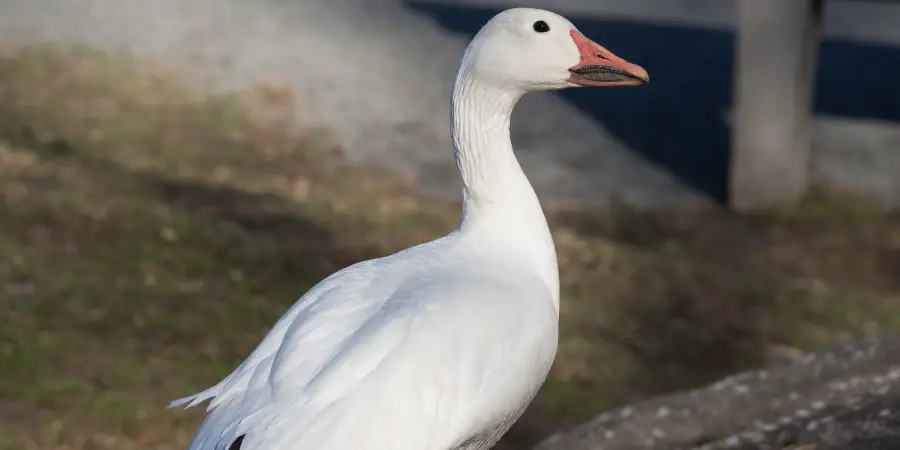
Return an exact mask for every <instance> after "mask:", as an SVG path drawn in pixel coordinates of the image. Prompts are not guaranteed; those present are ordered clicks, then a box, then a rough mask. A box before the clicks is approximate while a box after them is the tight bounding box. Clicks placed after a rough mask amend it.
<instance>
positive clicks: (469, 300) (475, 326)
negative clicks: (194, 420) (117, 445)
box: [172, 8, 647, 450]
mask: <svg viewBox="0 0 900 450" xmlns="http://www.w3.org/2000/svg"><path fill="white" fill-rule="evenodd" d="M538 22H541V24H538ZM545 28H546V30H545ZM616 74H617V75H616ZM646 77H647V76H646V72H645V71H643V69H641V68H640V67H638V66H635V65H632V64H630V63H627V62H625V61H623V60H621V59H619V58H617V57H615V55H612V53H609V52H608V51H607V50H606V49H604V48H602V47H600V46H599V45H597V44H595V43H593V42H591V41H589V40H587V38H585V37H584V36H582V35H581V34H580V33H578V32H577V30H576V29H575V27H574V26H573V25H572V24H571V23H570V22H569V21H568V20H566V19H565V18H563V17H561V16H559V15H556V14H553V13H550V12H548V11H543V10H536V9H524V8H519V9H512V10H507V11H504V12H502V13H500V14H498V15H497V16H495V17H494V18H493V19H491V21H489V22H488V23H487V24H486V25H485V26H484V28H482V30H481V31H480V32H479V33H478V35H477V36H476V37H475V38H474V39H473V41H472V43H470V45H469V47H468V48H467V50H466V52H465V55H464V56H463V58H462V61H461V63H460V67H459V73H458V75H457V80H456V83H455V85H454V88H453V94H452V114H451V116H452V123H451V127H452V135H453V142H454V150H455V156H456V160H457V163H458V167H459V170H460V175H461V177H462V181H463V197H464V200H463V217H462V220H461V221H460V223H459V225H458V226H457V227H456V229H454V230H453V231H451V232H450V233H449V234H448V235H446V236H444V237H441V238H439V239H436V240H434V241H431V242H427V243H424V244H421V245H418V246H415V247H411V248H408V249H406V250H402V251H400V252H397V253H395V254H392V255H389V256H385V257H382V258H378V259H373V260H368V261H362V262H359V263H357V264H354V265H352V266H350V267H347V268H345V269H343V270H340V271H338V272H336V273H334V274H333V275H331V276H329V277H328V278H326V279H324V280H322V281H321V282H319V283H318V284H317V285H316V286H314V287H313V288H312V289H310V290H309V291H308V292H307V293H306V294H305V295H303V296H302V297H301V298H300V299H299V300H298V301H297V302H296V303H295V304H294V305H293V306H292V307H291V308H290V309H289V310H288V311H287V312H286V313H285V314H284V316H283V317H282V318H281V319H280V320H279V321H278V322H277V323H276V324H275V325H274V327H273V328H272V329H271V330H270V331H269V333H268V334H267V335H266V337H265V338H263V340H262V342H260V343H259V345H258V346H257V347H256V349H255V350H253V352H252V353H251V354H250V356H249V357H248V358H247V359H246V360H245V361H244V362H243V363H242V364H241V365H240V366H239V367H238V368H237V369H236V370H235V371H234V372H232V373H231V374H230V375H228V376H227V377H226V378H225V379H223V380H222V381H221V382H219V383H218V384H216V385H215V386H212V387H210V388H209V389H207V390H205V391H203V392H200V393H198V394H196V395H193V396H191V397H187V398H184V399H181V400H177V401H175V402H172V406H176V405H183V404H186V405H187V406H194V405H196V404H199V403H202V402H203V401H206V400H210V405H209V407H208V410H207V416H206V419H205V420H204V422H203V423H202V425H201V426H200V428H199V429H198V430H197V432H196V434H195V436H194V439H193V441H192V442H191V444H190V450H237V449H241V450H288V449H297V450H303V449H309V450H346V449H357V450H382V449H383V450H455V449H467V450H481V449H487V448H489V447H491V446H492V445H493V444H494V443H495V442H496V441H497V440H498V439H499V438H500V437H501V436H502V435H503V433H505V432H506V431H507V430H508V429H509V427H510V426H511V425H512V424H513V422H515V420H516V419H517V418H518V417H519V416H520V415H521V414H522V412H523V411H524V409H525V407H526V406H527V405H528V404H529V403H530V402H531V400H532V399H533V398H534V396H535V394H536V393H537V391H538V389H539V388H540V386H541V384H542V383H543V382H544V380H545V379H546V376H547V373H548V372H549V370H550V366H551V365H552V363H553V359H554V357H555V354H556V346H557V333H558V317H559V274H558V270H557V264H556V253H555V250H554V246H553V241H552V238H551V235H550V231H549V228H548V226H547V222H546V220H545V218H544V214H543V212H542V210H541V206H540V203H539V202H538V199H537V196H536V195H535V193H534V190H533V189H532V188H531V185H530V183H529V182H528V180H527V178H526V177H525V175H524V173H523V172H522V170H521V168H520V166H519V164H518V162H517V161H516V158H515V155H514V154H513V151H512V145H511V143H510V139H509V121H510V114H511V113H512V110H513V107H514V106H515V104H516V102H517V101H518V100H519V98H520V97H521V96H522V95H524V94H525V93H527V92H530V91H536V90H548V89H561V88H566V87H574V86H579V85H597V86H600V85H631V84H640V83H642V82H646Z"/></svg>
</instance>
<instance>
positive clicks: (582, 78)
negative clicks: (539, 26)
mask: <svg viewBox="0 0 900 450" xmlns="http://www.w3.org/2000/svg"><path fill="white" fill-rule="evenodd" d="M569 34H571V36H572V40H573V41H575V45H576V46H578V52H579V53H580V54H581V61H580V62H579V63H578V64H576V65H574V66H572V67H570V68H569V72H570V73H571V74H572V76H571V77H569V82H571V83H574V84H577V85H579V86H638V85H641V84H645V83H649V82H650V75H648V74H647V71H646V70H644V68H643V67H641V66H639V65H637V64H632V63H630V62H628V61H625V60H624V59H622V58H619V57H618V56H616V55H614V54H613V53H612V52H611V51H609V50H607V49H605V48H603V46H601V45H600V44H598V43H596V42H594V41H592V40H590V39H588V38H586V37H585V36H584V35H583V34H581V33H579V32H578V31H576V30H571V31H570V33H569Z"/></svg>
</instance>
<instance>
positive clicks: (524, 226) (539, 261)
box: [451, 63, 559, 305]
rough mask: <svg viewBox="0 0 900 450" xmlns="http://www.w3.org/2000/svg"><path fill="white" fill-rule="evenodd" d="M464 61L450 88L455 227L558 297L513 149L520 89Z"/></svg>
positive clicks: (549, 245)
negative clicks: (471, 69)
mask: <svg viewBox="0 0 900 450" xmlns="http://www.w3.org/2000/svg"><path fill="white" fill-rule="evenodd" d="M465 66H466V65H465V63H464V64H463V66H462V68H461V69H460V73H459V75H458V76H457V79H456V84H455V85H454V87H453V95H452V111H451V133H452V137H453V147H454V154H455V157H456V164H457V167H458V168H459V173H460V176H461V178H462V184H463V216H462V221H461V222H460V225H459V230H460V232H463V233H467V234H473V235H476V236H475V237H476V239H477V240H478V242H479V245H480V246H482V249H483V251H488V250H487V249H491V250H492V251H493V252H494V253H495V254H499V255H500V256H502V257H509V258H515V259H516V260H517V263H518V262H525V263H526V264H528V265H530V266H533V269H534V270H535V271H536V272H537V273H538V275H539V276H540V277H541V278H542V279H543V280H544V281H545V282H546V283H547V285H548V288H549V289H550V291H551V293H552V295H553V296H554V301H555V302H557V305H558V302H559V269H558V267H557V262H556V250H555V248H554V245H553V238H552V236H551V234H550V229H549V227H548V226H547V220H546V218H545V217H544V212H543V210H542V209H541V205H540V202H539V201H538V198H537V195H536V194H535V192H534V189H533V188H532V186H531V183H530V182H529V181H528V178H526V176H525V173H524V172H522V168H521V166H520V165H519V161H518V160H517V159H516V156H515V154H514V153H513V149H512V142H511V141H510V134H509V124H510V116H511V115H512V111H513V108H514V107H515V105H516V103H517V102H518V101H519V99H520V98H521V97H522V95H523V94H524V92H523V91H521V90H517V89H514V88H509V87H502V86H497V85H496V84H493V83H486V82H481V81H480V80H478V79H477V77H475V76H471V75H469V73H468V71H467V70H466V69H465Z"/></svg>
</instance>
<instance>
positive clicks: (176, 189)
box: [0, 48, 900, 449]
mask: <svg viewBox="0 0 900 450" xmlns="http://www.w3.org/2000/svg"><path fill="white" fill-rule="evenodd" d="M131 66H132V64H131V63H129V62H127V61H123V60H118V59H116V60H113V59H111V58H107V57H103V56H100V55H97V54H94V53H92V52H89V51H85V50H77V49H74V50H73V49H68V50H65V51H61V50H53V49H45V48H40V49H39V48H34V49H24V50H21V51H16V52H9V53H7V54H6V55H5V56H2V57H0V142H2V144H0V202H2V205H0V206H2V208H0V261H3V262H2V263H0V307H2V308H3V311H5V312H6V316H5V318H6V319H7V320H6V321H5V323H4V326H3V327H0V374H2V377H0V449H5V448H7V447H9V448H17V449H22V448H25V449H30V448H35V449H36V448H45V449H47V448H59V449H63V448H66V449H69V448H71V449H102V448H118V449H129V448H133V449H145V448H146V449H149V448H154V449H163V448H184V447H185V445H186V444H187V442H188V440H189V439H190V436H191V433H192V432H193V427H195V426H196V425H197V423H198V420H199V418H200V416H199V415H198V414H199V411H189V412H187V413H185V412H181V411H170V410H166V409H164V406H165V405H166V404H167V402H168V401H169V400H170V399H173V398H177V397H181V396H183V395H186V394H189V393H192V392H194V391H196V390H198V389H200V388H203V387H205V386H207V385H209V384H211V383H213V382H215V381H217V380H218V379H219V378H220V377H221V376H223V375H225V374H226V373H228V372H229V371H230V370H231V369H233V368H234V367H235V365H236V364H237V363H238V362H239V361H240V360H241V359H243V357H244V356H245V355H246V354H247V352H248V351H249V350H250V349H251V348H252V347H253V346H254V344H255V343H256V342H257V341H258V339H259V338H260V337H261V336H262V335H263V334H264V333H265V332H266V331H267V330H268V327H270V326H271V324H272V323H274V321H275V319H277V318H278V317H279V316H280V315H281V313H282V312H283V311H284V310H285V309H286V308H287V307H288V306H289V305H290V304H291V303H293V301H294V300H295V299H296V298H297V297H298V296H299V295H300V294H302V293H303V292H304V291H305V290H306V289H307V288H309V287H310V286H311V285H312V284H313V283H315V282H316V281H318V280H319V279H321V278H322V277H323V276H325V275H327V274H329V273H331V272H333V271H334V270H337V269H338V268H340V267H343V266H345V265H347V264H350V263H352V262H354V261H357V260H360V259H364V258H369V257H373V256H376V255H381V254H384V253H386V252H391V251H394V250H397V249H400V248H403V247H405V246H408V245H410V244H413V243H417V242H422V241H424V240H427V239H431V238H433V237H435V236H438V235H440V234H442V233H445V232H446V231H448V230H450V229H451V228H452V227H453V226H454V225H455V223H456V220H457V207H458V205H455V204H444V203H440V202H435V201H431V200H429V201H423V199H422V198H420V197H419V196H418V195H416V194H415V193H414V192H413V191H412V189H411V188H410V187H409V186H408V185H406V184H405V183H404V182H403V181H402V180H398V179H397V178H396V177H395V176H392V175H390V174H387V173H382V172H378V171H375V170H372V169H365V168H359V167H352V166H349V165H347V164H345V163H343V162H342V161H341V158H340V157H339V155H340V151H339V149H336V148H335V146H334V145H332V144H331V141H330V140H329V139H328V136H327V134H326V133H321V132H309V131H307V132H303V133H298V132H296V131H295V130H292V128H291V127H289V126H286V124H287V123H291V122H292V121H293V118H292V114H293V111H291V109H290V108H289V106H288V105H289V104H290V103H291V102H285V101H283V100H284V97H285V96H288V95H290V93H289V92H284V91H283V90H278V89H273V88H271V87H261V88H260V89H259V90H258V91H256V92H248V93H246V94H245V95H243V96H240V97H239V98H238V97H235V98H206V97H197V96H195V95H191V94H190V93H188V92H186V91H185V90H183V89H180V88H179V87H178V86H176V85H175V84H174V83H172V82H171V81H169V77H167V76H165V75H164V74H156V75H147V74H146V72H148V71H147V70H146V69H142V70H141V71H140V72H137V71H134V70H131V69H130V68H129V67H131ZM145 67H146V66H145ZM247 105H254V106H253V108H255V109H254V110H253V111H252V112H251V111H250V107H248V106H247ZM260 112H264V113H265V114H264V115H265V117H266V120H265V121H264V122H262V121H258V120H253V119H252V117H261V115H260ZM448 157H449V155H448ZM550 209H552V208H550ZM548 213H549V215H550V220H551V226H552V228H553V230H554V233H555V239H556V242H557V247H558V250H559V260H560V266H561V273H562V277H563V289H564V293H563V297H564V305H563V312H562V322H563V335H562V338H561V343H560V353H559V357H558V361H557V364H556V366H555V367H554V370H553V373H552V376H551V379H550V380H549V381H548V382H547V383H546V385H545V387H544V389H543V390H542V392H541V394H540V396H539V398H538V400H537V401H536V402H535V404H534V406H533V407H532V408H531V409H530V411H529V413H528V414H527V415H526V417H525V418H524V419H523V420H522V422H521V423H520V424H519V425H518V426H517V427H516V428H515V429H514V431H513V432H512V433H511V434H510V436H509V438H508V439H507V441H506V445H507V446H509V447H525V446H527V445H528V444H529V443H530V442H533V440H534V439H535V438H537V437H539V436H540V435H542V434H544V433H546V432H548V431H550V430H552V429H553V428H554V427H558V426H560V425H562V424H566V423H569V422H570V421H572V420H577V419H581V418H584V417H586V416H588V415H590V414H592V413H595V412H597V411H598V410H600V409H602V408H607V407H610V406H613V405H616V404H621V403H623V402H628V401H633V400H635V399H638V398H641V397H644V396H647V395H651V394H654V393H658V392H662V391H667V390H672V389H679V388H684V387H688V386H693V385H697V384H699V383H703V382H706V381H708V380H711V379H713V378H715V377H718V376H720V375H722V374H724V373H728V372H731V371H734V370H740V369H744V368H748V367H753V366H757V365H760V364H764V363H768V362H772V361H774V360H778V359H781V358H789V357H792V356H793V355H794V354H795V353H796V352H797V351H798V349H808V348H813V347H817V346H821V345H825V344H829V343H832V342H836V341H840V340H844V339H848V338H851V337H856V336H860V335H863V334H874V333H881V332H888V331H896V330H900V318H898V317H900V315H897V314H896V313H895V312H896V311H897V308H898V304H900V276H898V275H900V217H898V216H896V215H891V214H887V213H884V212H881V211H880V210H878V208H876V207H874V206H872V205H869V204H867V203H866V202H863V201H859V200H856V199H850V198H843V199H836V197H835V196H834V195H829V196H825V195H822V196H819V197H817V198H812V199H810V201H809V202H807V204H806V205H804V206H803V207H802V208H800V209H799V210H797V211H792V212H778V211H775V212H771V213H767V214H760V215H756V216H751V217H737V216H733V215H730V214H728V213H726V212H722V211H709V212H702V213H691V214H684V213H683V214H646V213H638V212H634V211H629V210H627V209H625V208H619V209H617V210H616V211H614V212H613V213H612V214H609V215H605V216H602V217H600V216H597V215H595V214H592V213H590V212H585V211H562V210H552V211H548Z"/></svg>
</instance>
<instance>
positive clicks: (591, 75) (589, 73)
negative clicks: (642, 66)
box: [569, 66, 647, 83]
mask: <svg viewBox="0 0 900 450" xmlns="http://www.w3.org/2000/svg"><path fill="white" fill-rule="evenodd" d="M569 72H572V73H574V74H575V75H578V76H579V77H581V78H584V79H586V80H591V81H598V82H601V83H613V82H616V81H640V82H641V83H646V82H647V80H645V79H643V78H641V77H639V76H637V75H634V74H631V73H629V72H626V71H624V70H622V69H619V68H618V67H609V66H583V67H579V68H577V69H569Z"/></svg>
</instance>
